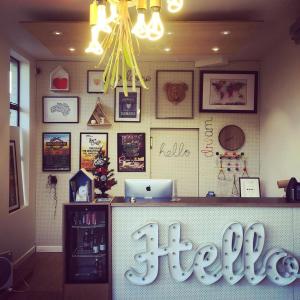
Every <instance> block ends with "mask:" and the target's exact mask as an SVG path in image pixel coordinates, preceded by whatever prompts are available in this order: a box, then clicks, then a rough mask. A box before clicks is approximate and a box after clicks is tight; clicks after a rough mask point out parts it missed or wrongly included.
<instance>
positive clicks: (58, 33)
mask: <svg viewBox="0 0 300 300" xmlns="http://www.w3.org/2000/svg"><path fill="white" fill-rule="evenodd" d="M52 34H53V35H57V36H58V35H62V34H63V33H62V32H61V31H56V30H55V31H53V32H52Z"/></svg>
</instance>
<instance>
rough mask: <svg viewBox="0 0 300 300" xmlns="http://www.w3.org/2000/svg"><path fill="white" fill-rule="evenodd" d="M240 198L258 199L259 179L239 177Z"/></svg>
mask: <svg viewBox="0 0 300 300" xmlns="http://www.w3.org/2000/svg"><path fill="white" fill-rule="evenodd" d="M239 185H240V197H241V198H260V197H261V191H260V178H259V177H240V178H239Z"/></svg>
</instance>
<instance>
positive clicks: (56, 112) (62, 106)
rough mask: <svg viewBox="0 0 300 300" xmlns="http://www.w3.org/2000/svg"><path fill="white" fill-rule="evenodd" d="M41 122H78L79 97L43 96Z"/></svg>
mask: <svg viewBox="0 0 300 300" xmlns="http://www.w3.org/2000/svg"><path fill="white" fill-rule="evenodd" d="M43 123H79V97H72V96H45V97H43Z"/></svg>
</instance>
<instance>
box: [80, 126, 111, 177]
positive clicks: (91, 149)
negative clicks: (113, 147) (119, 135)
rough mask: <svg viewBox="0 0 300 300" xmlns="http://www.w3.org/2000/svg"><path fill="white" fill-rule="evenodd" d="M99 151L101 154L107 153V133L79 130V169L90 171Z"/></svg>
mask: <svg viewBox="0 0 300 300" xmlns="http://www.w3.org/2000/svg"><path fill="white" fill-rule="evenodd" d="M99 151H102V154H103V155H106V156H107V155H108V133H102V132H101V133H96V132H81V133H80V162H79V169H82V168H84V169H86V170H87V171H92V170H93V169H94V160H95V157H96V156H97V155H98V153H99Z"/></svg>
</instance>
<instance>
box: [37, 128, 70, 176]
mask: <svg viewBox="0 0 300 300" xmlns="http://www.w3.org/2000/svg"><path fill="white" fill-rule="evenodd" d="M50 171H56V172H68V171H71V133H70V132H43V172H50Z"/></svg>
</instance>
